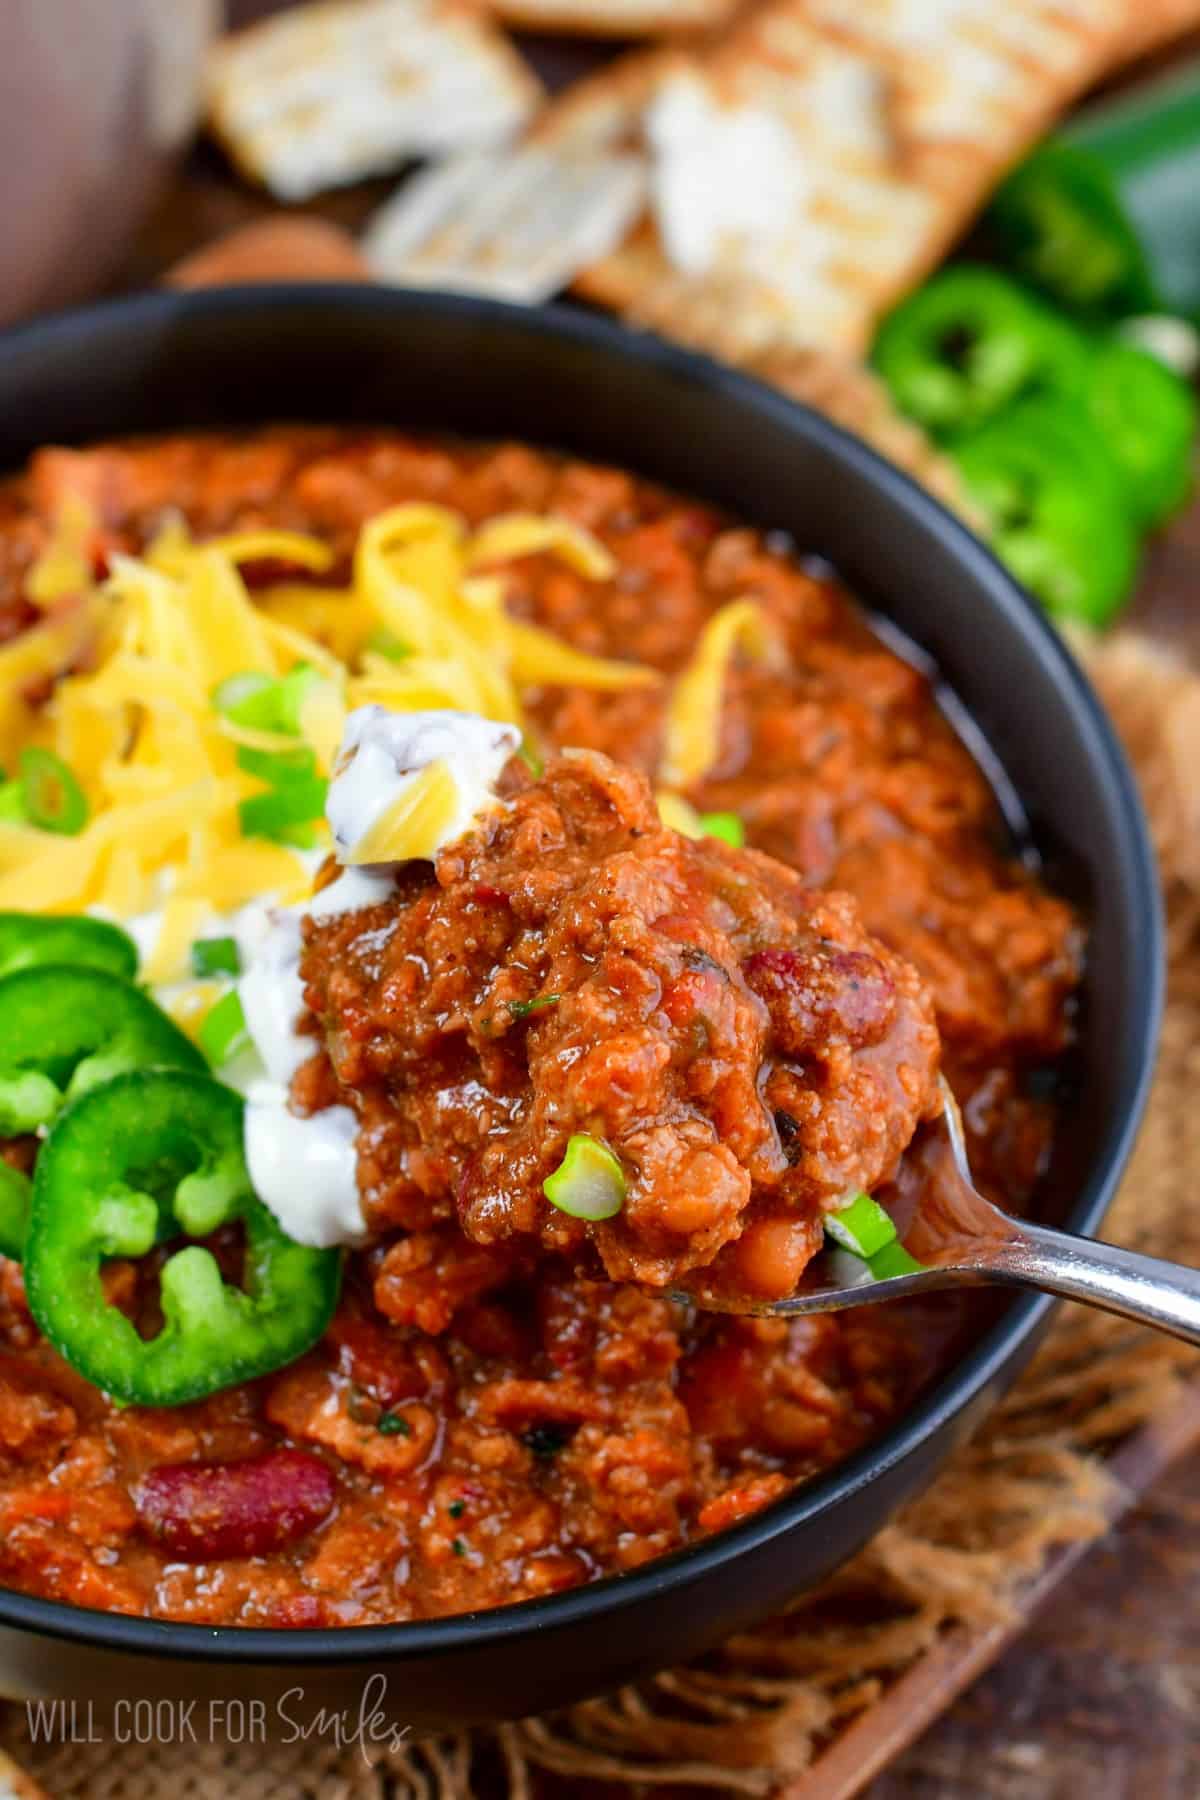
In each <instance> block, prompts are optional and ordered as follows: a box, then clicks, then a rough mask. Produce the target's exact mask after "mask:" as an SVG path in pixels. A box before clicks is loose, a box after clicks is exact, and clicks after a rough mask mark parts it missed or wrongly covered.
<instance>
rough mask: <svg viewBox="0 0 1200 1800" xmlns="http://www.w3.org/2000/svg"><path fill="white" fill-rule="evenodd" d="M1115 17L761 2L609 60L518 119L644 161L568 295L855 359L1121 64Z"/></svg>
mask: <svg viewBox="0 0 1200 1800" xmlns="http://www.w3.org/2000/svg"><path fill="white" fill-rule="evenodd" d="M1164 3H1165V0H1164ZM1130 4H1131V0H1008V3H1007V4H1006V5H1004V6H1002V7H1001V6H996V5H995V4H994V3H993V0H771V3H769V4H767V5H765V6H763V7H761V8H759V9H757V10H755V11H752V12H750V13H749V14H747V15H745V16H743V17H742V18H740V19H739V21H738V22H736V23H735V24H734V25H733V27H732V28H731V29H730V30H729V31H728V32H727V33H726V34H725V35H724V36H723V37H720V38H718V40H717V42H716V43H715V44H711V45H705V46H702V47H689V48H686V49H678V50H676V51H674V52H668V53H660V54H652V55H638V56H635V57H632V58H629V59H625V60H623V61H622V62H619V63H617V64H615V65H613V66H612V67H611V68H609V69H608V70H604V71H602V72H601V73H600V74H599V75H597V76H595V77H593V78H592V80H591V81H589V82H585V83H583V84H582V86H581V88H580V89H578V90H576V91H572V92H568V94H567V95H566V96H565V97H564V99H563V100H561V101H558V102H555V103H554V104H552V105H551V107H550V108H549V109H548V110H547V112H546V113H545V114H543V115H542V118H541V120H540V121H539V124H538V126H537V128H536V129H537V131H538V133H539V135H540V136H541V137H542V139H543V140H544V141H549V142H557V143H566V142H578V141H581V140H584V141H589V142H592V143H595V144H603V143H610V144H611V143H620V144H622V145H623V146H625V147H627V148H631V149H633V148H640V149H641V151H642V153H643V154H644V155H646V156H647V157H648V159H649V161H650V164H651V177H650V186H651V196H652V204H651V208H650V212H649V215H648V217H646V218H644V219H643V220H642V221H641V223H640V224H639V226H638V228H637V230H636V231H635V232H634V233H632V234H631V236H630V238H629V240H628V241H627V242H626V243H624V244H623V245H622V246H621V247H620V248H619V249H618V250H617V251H616V252H614V253H613V255H611V256H610V257H607V258H605V259H604V260H603V261H601V262H599V263H597V264H595V265H593V266H592V267H591V268H589V269H587V270H585V271H584V272H583V274H582V275H581V277H580V279H579V282H578V284H577V285H578V289H579V291H580V292H581V293H582V294H584V295H586V296H587V297H588V298H590V299H593V300H596V301H599V302H600V303H602V304H605V305H608V306H612V307H614V308H616V309H617V310H618V311H621V312H623V313H625V314H626V315H627V316H629V317H631V318H632V319H634V320H637V321H639V322H641V323H644V324H647V325H652V326H653V327H655V328H656V329H658V330H660V331H662V332H664V333H666V334H667V335H670V336H675V337H680V338H683V339H686V340H688V341H690V342H693V343H697V344H700V345H703V346H705V347H706V348H709V349H713V350H715V351H717V352H718V353H719V354H723V355H726V356H733V357H736V358H738V359H744V358H745V357H747V356H752V355H755V354H757V353H758V352H759V351H760V350H761V349H762V347H763V346H764V345H765V344H768V343H780V342H782V343H791V344H797V345H801V344H803V345H810V344H819V345H824V346H827V347H830V348H836V349H840V350H844V351H852V352H853V351H861V350H862V349H864V348H865V346H866V345H867V343H868V342H869V340H870V336H871V333H872V330H873V328H874V324H875V321H876V320H877V318H878V317H879V315H880V313H881V312H882V311H883V310H885V309H886V307H887V306H889V305H890V304H891V303H892V302H893V301H894V300H895V299H896V298H897V297H898V296H899V295H901V294H902V293H904V292H906V291H907V290H908V289H909V288H910V287H912V286H913V285H914V284H915V283H916V282H917V281H919V280H920V279H921V278H922V276H923V275H924V274H925V273H926V272H927V271H928V270H929V269H930V268H931V267H932V266H933V265H934V264H935V263H936V262H937V260H938V259H939V258H940V256H941V255H942V254H943V253H944V252H945V249H946V248H947V246H948V244H949V243H950V242H951V241H952V240H953V238H954V237H955V236H956V235H957V234H958V233H959V232H960V231H961V230H962V228H963V226H964V225H965V223H966V222H967V220H968V219H969V218H970V217H971V215H972V213H973V212H974V211H975V210H976V208H977V207H978V206H979V205H980V204H981V203H982V202H983V200H984V199H985V197H986V195H987V193H988V192H989V191H990V189H991V186H992V185H993V184H994V182H995V181H996V180H997V179H998V178H999V177H1000V175H1001V174H1002V173H1003V171H1004V170H1005V168H1007V166H1008V165H1009V163H1010V162H1011V161H1012V160H1013V159H1014V158H1015V157H1017V156H1019V155H1020V153H1021V152H1022V150H1024V149H1025V148H1026V146H1027V145H1028V144H1029V143H1030V142H1031V141H1032V140H1033V139H1034V138H1035V137H1036V136H1037V135H1038V133H1039V132H1040V131H1041V130H1042V129H1043V128H1044V127H1045V125H1046V124H1047V123H1048V122H1049V121H1050V120H1051V119H1052V118H1053V117H1054V116H1055V114H1056V113H1057V112H1058V111H1059V110H1060V109H1061V108H1062V107H1064V106H1065V105H1066V103H1067V102H1068V101H1069V100H1070V99H1071V98H1072V97H1073V96H1074V95H1075V94H1077V93H1078V92H1079V91H1080V90H1081V89H1083V88H1084V87H1086V86H1087V85H1088V84H1089V83H1090V82H1091V81H1092V80H1094V79H1095V77H1096V76H1097V74H1098V73H1099V72H1100V70H1101V69H1102V68H1103V67H1104V66H1105V65H1106V63H1108V62H1111V60H1112V59H1113V57H1114V56H1115V55H1117V54H1118V53H1119V45H1120V43H1121V41H1122V39H1123V37H1125V36H1127V35H1128V29H1129V25H1128V21H1129V9H1130Z"/></svg>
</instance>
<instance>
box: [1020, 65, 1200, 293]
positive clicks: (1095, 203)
mask: <svg viewBox="0 0 1200 1800" xmlns="http://www.w3.org/2000/svg"><path fill="white" fill-rule="evenodd" d="M1198 191H1200V63H1198V62H1196V61H1195V60H1194V59H1193V60H1192V61H1191V62H1189V63H1184V64H1183V66H1182V67H1181V68H1179V69H1176V70H1172V71H1170V72H1169V73H1168V74H1166V75H1164V76H1163V77H1162V78H1161V79H1160V80H1157V81H1147V82H1141V83H1139V84H1138V85H1137V86H1135V87H1134V88H1132V89H1130V90H1129V91H1128V92H1126V93H1122V94H1117V95H1115V96H1112V97H1110V98H1109V99H1107V100H1103V101H1098V102H1096V103H1094V104H1093V105H1091V106H1088V107H1086V108H1084V110H1083V111H1081V112H1079V113H1077V114H1076V115H1075V117H1074V118H1073V119H1071V120H1070V121H1069V123H1068V124H1067V125H1066V126H1065V127H1064V128H1063V130H1062V131H1060V132H1059V133H1058V134H1057V135H1056V136H1055V137H1053V138H1051V139H1050V140H1049V141H1048V142H1046V143H1044V144H1041V145H1039V147H1038V148H1037V149H1036V150H1035V151H1034V152H1033V154H1032V156H1030V157H1029V158H1028V160H1027V161H1025V162H1023V163H1022V164H1021V165H1020V167H1019V168H1017V169H1016V170H1015V171H1014V173H1013V174H1011V175H1010V176H1009V177H1008V179H1007V181H1005V182H1004V184H1003V186H1002V187H1001V188H1000V190H999V192H998V193H997V195H996V197H995V199H994V200H993V202H992V206H991V209H990V211H989V212H988V214H987V215H986V217H985V225H986V227H987V228H988V231H989V235H990V236H991V237H992V239H993V240H994V241H995V243H996V246H997V248H998V249H999V250H1000V252H1001V254H1002V255H1003V257H1004V260H1005V261H1006V262H1009V263H1012V264H1014V265H1015V266H1016V267H1017V268H1018V269H1019V270H1020V271H1021V273H1022V274H1023V275H1024V276H1026V277H1027V278H1028V279H1029V280H1031V281H1033V282H1034V283H1036V285H1037V286H1039V287H1041V288H1043V289H1044V290H1045V291H1046V292H1047V293H1049V294H1051V295H1053V296H1054V298H1055V299H1056V300H1058V301H1059V302H1060V303H1061V304H1062V305H1064V306H1067V307H1069V308H1070V309H1071V310H1072V311H1075V312H1079V313H1085V314H1089V315H1091V316H1092V317H1094V318H1095V319H1097V320H1104V319H1110V320H1111V319H1120V318H1125V317H1128V316H1129V315H1130V314H1137V313H1162V312H1166V313H1179V314H1182V315H1183V316H1185V317H1193V318H1194V317H1196V316H1197V315H1200V208H1198V207H1197V205H1196V194H1197V192H1198Z"/></svg>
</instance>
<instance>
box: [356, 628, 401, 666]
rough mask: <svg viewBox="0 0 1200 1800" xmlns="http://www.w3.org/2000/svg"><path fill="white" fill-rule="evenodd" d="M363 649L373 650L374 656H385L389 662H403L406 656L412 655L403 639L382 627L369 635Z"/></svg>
mask: <svg viewBox="0 0 1200 1800" xmlns="http://www.w3.org/2000/svg"><path fill="white" fill-rule="evenodd" d="M363 648H364V649H365V650H373V651H374V652H375V654H376V656H386V657H387V659H388V661H389V662H403V661H404V658H405V657H406V656H411V655H412V650H411V648H410V647H409V645H407V644H406V643H405V642H404V639H403V638H402V637H397V636H396V633H395V632H394V631H388V630H387V629H386V627H383V626H381V627H380V629H379V630H378V631H373V632H372V633H371V635H370V637H369V638H368V639H367V641H366V643H365V644H364V646H363Z"/></svg>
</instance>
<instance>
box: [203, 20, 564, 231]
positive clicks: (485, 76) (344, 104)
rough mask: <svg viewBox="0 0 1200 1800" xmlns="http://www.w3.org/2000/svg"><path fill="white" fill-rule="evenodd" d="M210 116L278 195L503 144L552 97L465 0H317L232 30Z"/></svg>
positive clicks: (246, 169)
mask: <svg viewBox="0 0 1200 1800" xmlns="http://www.w3.org/2000/svg"><path fill="white" fill-rule="evenodd" d="M207 92H208V119H209V124H210V126H211V128H212V130H213V132H214V133H215V135H216V136H217V137H218V138H219V139H220V141H221V142H222V143H223V144H224V145H225V147H226V149H227V150H228V151H229V154H230V155H231V156H232V158H233V160H234V161H235V162H236V163H237V165H238V167H239V168H240V169H241V170H242V171H243V173H244V174H246V175H248V176H249V177H250V178H251V179H252V180H254V181H258V182H261V183H262V185H263V186H264V187H267V188H269V189H270V190H271V192H272V193H274V194H276V195H277V196H278V197H279V198H280V199H283V200H300V199H304V198H306V197H307V196H309V195H311V194H316V193H320V192H321V191H322V190H323V189H325V188H331V187H340V186H342V185H344V184H346V183H348V182H354V181H359V180H362V179H363V178H364V177H365V176H367V175H373V174H379V173H380V172H382V171H385V170H388V169H394V168H396V167H398V166H399V165H400V164H402V163H403V162H405V161H406V160H408V159H409V158H411V157H416V156H432V155H440V154H444V153H446V152H448V151H451V150H457V149H465V148H470V147H481V146H484V145H489V144H497V143H502V142H503V141H504V140H505V139H507V138H510V137H513V136H514V135H515V134H516V133H517V132H518V131H519V130H520V128H521V126H522V125H523V124H524V123H525V121H526V120H527V119H528V118H529V117H530V116H531V114H532V113H533V112H534V110H535V109H536V107H537V105H538V103H539V101H540V99H541V88H540V86H539V84H538V82H537V80H536V79H535V77H534V76H533V74H532V73H531V71H530V70H529V68H528V67H527V66H526V64H525V63H524V62H523V61H522V59H521V57H520V56H519V55H518V54H517V52H516V50H514V48H513V47H512V45H511V44H510V43H509V42H508V40H507V39H506V38H505V37H504V36H503V34H502V33H501V32H500V31H498V30H497V29H496V28H495V27H494V26H493V25H492V24H491V23H490V22H489V21H487V20H486V19H483V18H481V17H479V16H478V15H477V14H476V13H474V12H472V11H471V10H469V9H468V8H467V7H466V6H462V5H459V4H458V3H457V0H318V3H317V4H313V5H306V6H301V7H299V8H297V9H296V10H295V11H289V12H284V13H279V14H277V15H276V16H274V17H272V18H269V19H266V20H264V21H263V23H262V24H260V25H255V26H252V27H251V28H250V29H249V30H246V31H243V32H239V33H237V34H235V35H234V36H232V37H227V38H225V39H224V40H223V41H222V42H221V43H220V44H218V45H217V47H216V49H215V50H214V51H213V53H212V56H211V58H210V62H209V67H208V75H207Z"/></svg>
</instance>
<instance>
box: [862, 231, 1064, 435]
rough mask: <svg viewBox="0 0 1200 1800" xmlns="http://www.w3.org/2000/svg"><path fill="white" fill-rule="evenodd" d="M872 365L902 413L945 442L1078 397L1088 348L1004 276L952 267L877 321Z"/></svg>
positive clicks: (967, 266)
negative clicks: (1046, 397)
mask: <svg viewBox="0 0 1200 1800" xmlns="http://www.w3.org/2000/svg"><path fill="white" fill-rule="evenodd" d="M872 360H873V361H874V363H875V366H876V368H877V369H878V370H879V372H880V374H881V375H882V376H883V378H884V380H885V381H886V382H887V385H888V387H889V388H890V389H891V392H892V396H893V398H894V400H895V401H896V404H897V406H898V407H899V408H900V410H901V412H904V413H907V414H908V416H909V417H910V418H912V419H916V420H917V422H918V423H919V424H921V425H923V426H924V427H925V429H926V430H927V431H929V432H931V433H932V434H933V436H935V437H938V438H941V439H948V438H955V437H958V436H961V435H962V434H963V433H964V432H968V431H973V430H975V429H976V428H977V427H979V426H981V425H983V424H985V423H986V422H987V420H989V419H991V418H993V417H995V415H996V414H997V413H999V412H1001V411H1002V410H1003V409H1004V408H1005V407H1008V406H1011V405H1012V404H1013V402H1014V401H1016V400H1020V399H1023V398H1026V397H1029V396H1032V395H1035V394H1069V395H1073V396H1077V395H1080V394H1082V393H1083V391H1084V389H1085V387H1086V382H1087V367H1088V347H1087V343H1086V340H1085V339H1084V338H1083V336H1082V335H1081V333H1079V332H1077V331H1076V330H1075V329H1074V327H1073V326H1071V325H1069V324H1067V323H1066V321H1065V320H1062V319H1058V318H1056V317H1055V315H1054V314H1053V313H1052V312H1050V311H1049V309H1048V308H1046V307H1044V306H1043V305H1042V304H1041V303H1040V302H1039V301H1037V300H1035V299H1033V298H1032V296H1030V295H1028V294H1026V293H1025V291H1024V290H1023V289H1022V288H1020V287H1018V286H1017V285H1016V284H1015V282H1012V281H1009V280H1008V279H1007V277H1006V276H1004V275H1001V274H999V273H997V272H996V271H995V270H992V269H984V268H977V267H975V266H974V265H973V264H970V263H957V264H954V265H953V266H952V267H950V268H948V269H945V270H943V272H942V273H941V274H940V275H935V276H934V277H933V279H932V281H929V282H927V283H926V285H925V286H924V287H923V288H919V289H918V290H917V292H916V293H915V294H912V295H911V296H910V297H909V298H908V299H907V300H905V301H903V302H902V303H901V304H900V305H899V306H898V307H897V308H896V310H895V311H894V312H893V313H891V314H890V316H889V317H888V318H886V319H885V320H884V322H883V324H882V326H881V327H880V330H879V334H878V336H877V337H876V339H875V347H874V350H873V352H872Z"/></svg>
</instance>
